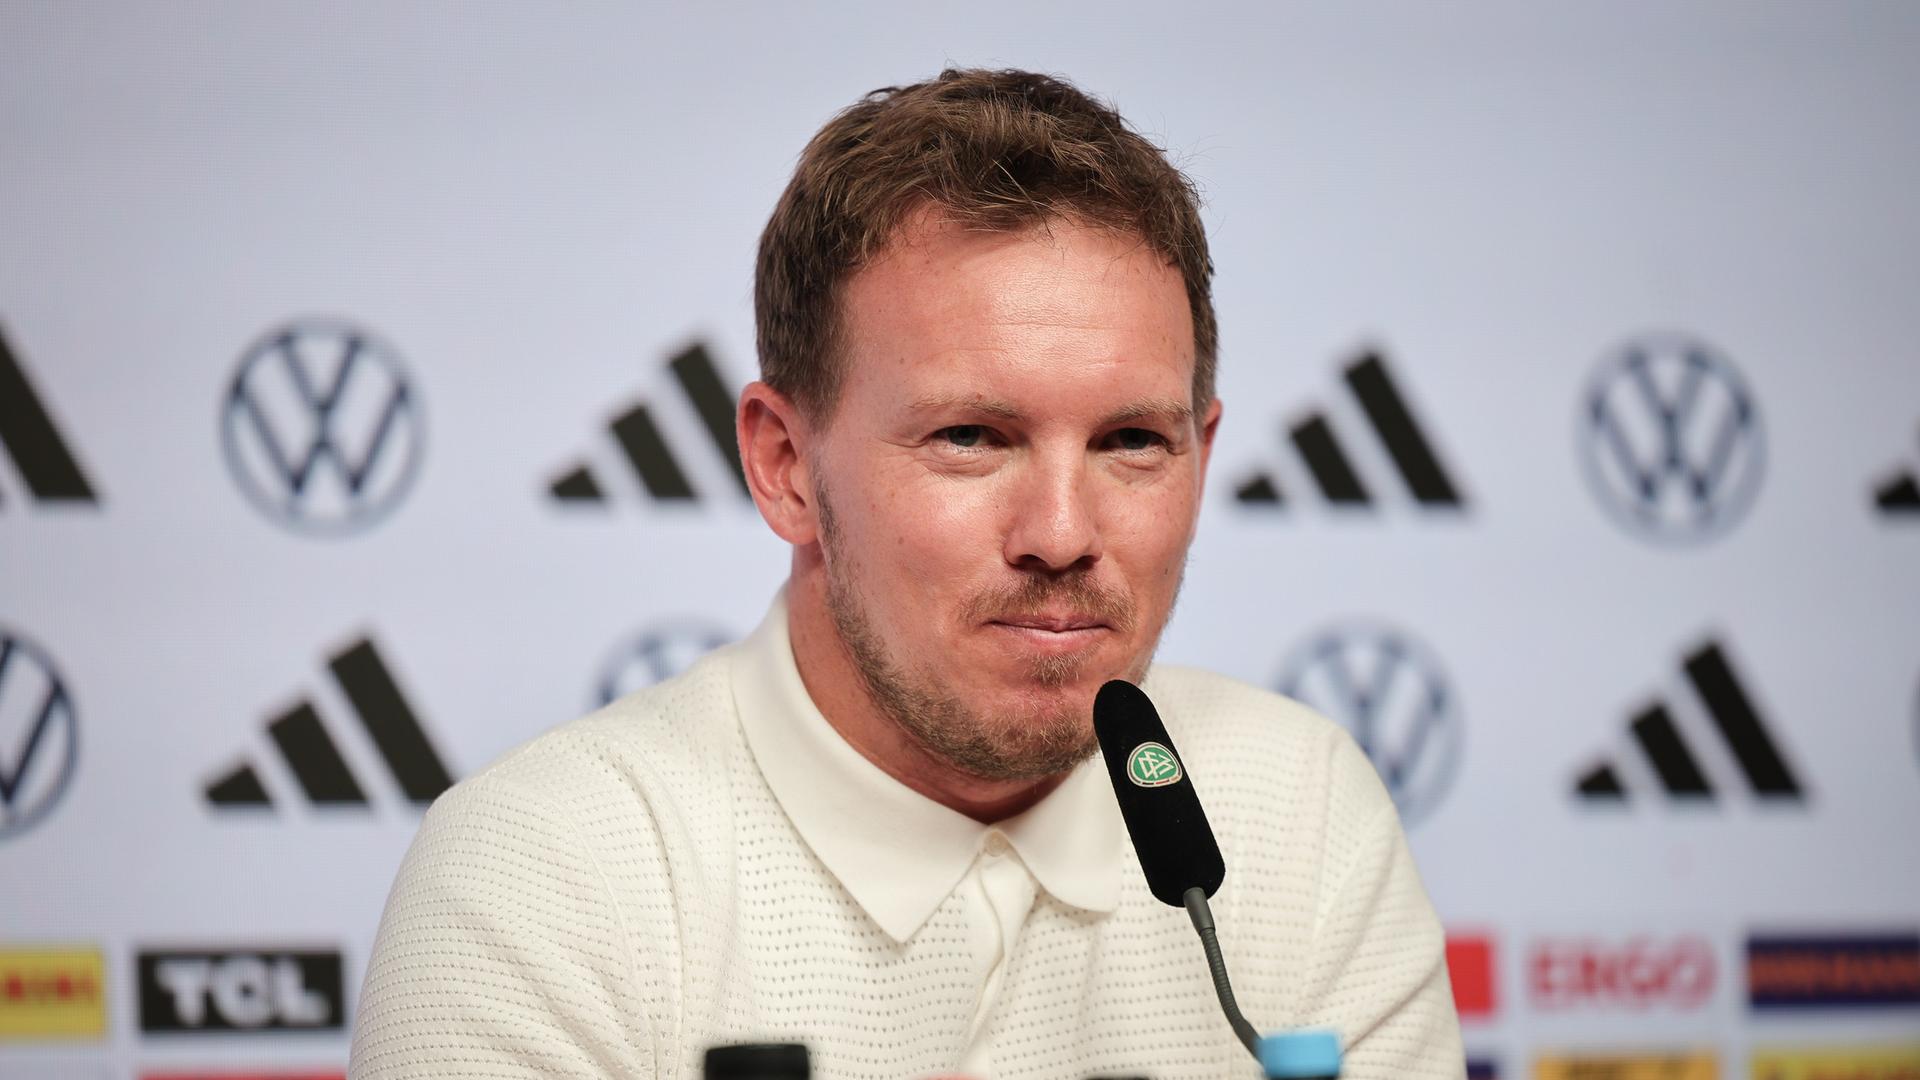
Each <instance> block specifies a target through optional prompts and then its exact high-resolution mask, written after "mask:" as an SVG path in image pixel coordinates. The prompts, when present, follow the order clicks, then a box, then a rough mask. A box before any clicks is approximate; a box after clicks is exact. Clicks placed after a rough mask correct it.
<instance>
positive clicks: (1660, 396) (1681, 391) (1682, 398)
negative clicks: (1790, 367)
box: [1579, 334, 1766, 543]
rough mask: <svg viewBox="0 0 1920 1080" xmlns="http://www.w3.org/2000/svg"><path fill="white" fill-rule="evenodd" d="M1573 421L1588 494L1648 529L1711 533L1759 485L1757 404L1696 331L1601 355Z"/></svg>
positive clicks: (1697, 535) (1734, 519)
mask: <svg viewBox="0 0 1920 1080" xmlns="http://www.w3.org/2000/svg"><path fill="white" fill-rule="evenodd" d="M1579 427H1580V452H1581V460H1582V461H1583V462H1584V464H1585V466H1586V472H1587V479H1588V481H1589V482H1590V483H1591V484H1592V486H1593V490H1594V494H1595V495H1596V496H1597V497H1598V498H1599V500H1600V503H1601V505H1602V506H1604V507H1606V509H1607V512H1608V513H1610V514H1612V515H1613V516H1614V518H1616V519H1617V520H1619V521H1620V522H1621V523H1622V524H1624V525H1625V526H1626V527H1627V528H1628V529H1630V530H1632V531H1633V532H1635V533H1638V534H1640V535H1641V536H1644V537H1647V538H1649V539H1653V540H1660V541H1671V542H1681V543H1688V542H1700V541H1705V540H1710V539H1712V538H1714V537H1716V536H1719V535H1720V534H1722V533H1724V532H1726V531H1727V530H1729V529H1731V528H1733V526H1734V525H1735V524H1737V523H1738V522H1739V521H1740V518H1741V517H1742V516H1744V515H1745V514H1746V512H1747V510H1748V508H1750V507H1751V506H1752V504H1753V500H1754V496H1755V495H1756V494H1757V493H1758V492H1759V490H1760V475H1761V471H1762V467H1763V466H1764V464H1765V458H1766V443H1765V439H1764V437H1763V433H1762V431H1761V427H1760V412H1759V409H1758V407H1757V406H1756V405H1755V404H1754V399H1753V395H1752V394H1751V393H1750V392H1748V390H1747V384H1746V381H1745V380H1744V379H1742V378H1741V377H1740V372H1739V371H1737V370H1736V369H1735V368H1734V366H1733V364H1732V363H1730V362H1729V361H1728V360H1727V358H1726V357H1724V356H1722V355H1721V354H1720V353H1719V352H1718V351H1717V350H1715V349H1714V348H1713V347H1712V346H1711V345H1708V344H1706V343H1704V342H1702V341H1699V340H1697V339H1695V338H1689V337H1685V336H1682V335H1679V334H1650V335H1646V336H1643V337H1639V338H1635V339H1633V340H1632V341H1629V342H1628V343H1626V344H1625V345H1623V346H1621V347H1620V348H1619V349H1617V350H1615V351H1614V352H1613V353H1611V354H1610V355H1608V356H1607V357H1606V358H1605V359H1604V360H1602V361H1601V363H1600V366H1599V368H1598V369H1596V370H1595V372H1594V374H1593V377H1592V379H1591V380H1590V381H1589V382H1588V384H1587V392H1586V399H1585V402H1584V403H1583V404H1582V406H1581V414H1580V425H1579Z"/></svg>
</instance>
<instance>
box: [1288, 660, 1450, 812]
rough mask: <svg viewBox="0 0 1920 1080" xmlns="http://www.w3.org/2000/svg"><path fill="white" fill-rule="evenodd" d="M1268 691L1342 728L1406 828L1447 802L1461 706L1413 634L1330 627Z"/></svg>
mask: <svg viewBox="0 0 1920 1080" xmlns="http://www.w3.org/2000/svg"><path fill="white" fill-rule="evenodd" d="M1274 685H1275V688H1276V689H1278V690H1279V691H1280V692H1281V693H1283V694H1285V695H1287V696H1288V697H1291V698H1294V699H1295V700H1297V701H1300V702H1303V703H1305V704H1307V705H1310V706H1312V707H1313V708H1315V709H1318V710H1319V711H1320V712H1321V713H1323V714H1325V715H1326V716H1327V717H1328V718H1329V719H1332V720H1334V721H1336V722H1338V723H1339V724H1340V725H1341V726H1343V727H1345V728H1346V729H1347V731H1348V733H1349V734H1351V735H1352V736H1353V739H1354V741H1355V742H1357V743H1359V744H1360V749H1362V750H1364V751H1366V754H1367V757H1368V758H1369V759H1370V760H1371V761H1372V762H1373V767H1374V768H1375V769H1376V770H1377V771H1378V772H1379V773H1380V779H1381V780H1382V781H1383V782H1384V783H1385V784H1386V786H1387V791H1388V792H1390V793H1391V794H1392V795H1393V801H1394V805H1396V806H1398V807H1399V808H1400V817H1401V820H1402V821H1404V822H1405V823H1406V824H1408V825H1412V824H1414V823H1415V822H1417V821H1419V820H1421V819H1422V818H1425V817H1426V816H1427V815H1429V814H1431V813H1432V812H1433V810H1434V808H1435V807H1437V806H1438V805H1439V803H1440V801H1441V800H1442V799H1443V798H1445V796H1446V794H1447V789H1448V788H1449V787H1451V786H1452V784H1453V777H1454V773H1455V772H1457V771H1458V770H1459V766H1460V754H1461V749H1462V744H1463V742H1464V734H1463V732H1462V725H1461V721H1460V715H1459V701H1458V698H1457V697H1456V696H1455V694H1454V693H1453V690H1452V688H1451V687H1450V686H1449V685H1448V683H1447V677H1446V674H1445V672H1444V670H1443V669H1442V668H1441V666H1440V663H1439V661H1438V660H1436V659H1435V658H1434V655H1433V652H1432V651H1431V650H1429V649H1428V648H1427V647H1426V646H1425V645H1423V644H1421V643H1420V642H1419V641H1418V640H1416V639H1415V638H1413V637H1412V636H1411V635H1408V634H1405V633H1402V632H1400V631H1398V630H1393V629H1389V628H1387V627H1384V626H1379V625H1375V624H1371V623H1359V622H1355V623H1345V624H1341V625H1337V626H1333V627H1330V628H1328V629H1325V630H1322V631H1320V632H1319V633H1317V634H1314V635H1313V636H1312V637H1311V638H1309V639H1307V640H1306V641H1305V642H1304V643H1302V644H1301V645H1299V646H1298V647H1296V648H1295V649H1294V650H1293V652H1292V653H1290V654H1289V655H1288V656H1287V658H1286V660H1285V662H1284V663H1282V664H1281V666H1280V676H1279V678H1278V679H1276V680H1275V683H1274Z"/></svg>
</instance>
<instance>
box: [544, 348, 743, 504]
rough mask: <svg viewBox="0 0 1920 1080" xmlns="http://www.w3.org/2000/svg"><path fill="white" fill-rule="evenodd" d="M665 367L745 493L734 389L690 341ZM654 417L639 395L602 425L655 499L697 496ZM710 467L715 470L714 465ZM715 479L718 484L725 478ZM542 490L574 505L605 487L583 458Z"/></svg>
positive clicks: (596, 498) (602, 496)
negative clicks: (735, 427)
mask: <svg viewBox="0 0 1920 1080" xmlns="http://www.w3.org/2000/svg"><path fill="white" fill-rule="evenodd" d="M667 368H668V370H669V371H671V372H672V374H673V379H674V382H676V383H678V384H679V386H680V390H681V392H682V393H683V394H685V395H686V400H687V403H688V404H690V405H691V406H692V407H693V419H694V421H695V422H696V423H695V425H694V426H696V427H697V428H698V432H702V433H704V437H705V439H706V440H707V441H709V442H711V443H712V444H713V448H714V449H715V450H718V451H719V452H720V458H721V460H722V461H723V462H724V464H725V466H726V468H727V469H729V470H731V474H732V477H733V482H734V485H735V486H736V487H737V488H738V491H739V494H741V495H743V496H744V495H746V494H747V478H746V474H745V472H743V471H742V470H741V467H740V447H739V444H738V443H737V442H735V441H734V437H733V404H734V398H735V395H734V394H733V393H732V392H731V391H729V390H728V389H727V385H726V383H725V382H724V381H723V380H722V379H721V378H720V371H719V369H718V368H717V367H715V366H714V363H713V358H712V357H710V356H708V355H707V350H706V348H705V346H703V345H701V344H700V343H699V342H695V343H693V344H692V345H689V346H688V347H687V348H685V349H684V350H682V351H681V352H680V353H678V354H677V355H675V356H674V357H673V359H672V360H670V361H668V362H667ZM654 404H655V405H658V404H659V403H658V402H655V403H654ZM660 420H661V414H658V413H655V412H654V411H652V410H651V409H650V408H649V406H648V403H647V402H644V401H641V402H636V403H634V404H632V405H630V406H628V407H627V408H626V409H625V410H623V411H622V412H621V413H620V414H619V415H618V416H615V417H614V418H613V420H612V421H611V422H610V423H609V424H608V425H607V430H608V431H609V432H611V433H612V434H613V441H614V444H615V445H616V446H618V447H619V449H620V453H621V456H622V457H623V458H624V459H625V462H626V465H627V466H628V467H629V468H630V469H631V470H632V472H633V474H634V475H635V476H637V477H639V480H640V485H641V487H643V488H644V489H646V493H647V494H648V495H649V496H650V497H652V498H654V499H660V500H668V499H671V500H686V501H695V500H698V499H699V498H700V495H698V494H696V492H695V490H694V485H693V484H692V482H690V481H689V480H688V478H687V470H686V468H685V467H684V466H683V464H682V459H681V458H680V457H678V456H676V455H675V454H674V452H673V450H672V449H671V447H670V446H669V445H668V439H667V437H666V434H665V432H663V430H662V427H661V424H660ZM698 437H700V436H699V434H697V433H693V432H686V431H684V430H683V434H682V439H683V440H684V439H685V438H698ZM683 449H684V445H683ZM711 471H713V472H716V473H717V472H718V469H714V470H711ZM716 479H717V477H716ZM719 483H720V484H721V485H724V483H725V482H724V481H719ZM547 490H548V492H549V493H550V494H551V495H552V496H553V497H554V498H555V499H557V500H559V501H561V502H563V503H570V504H576V505H577V504H582V503H604V502H606V501H607V500H608V495H607V491H606V488H604V487H602V486H601V483H600V480H599V478H598V474H596V472H595V469H594V467H593V466H592V465H591V464H587V463H583V464H579V465H574V466H572V467H570V468H568V469H567V470H566V471H565V472H563V473H562V474H561V475H560V477H559V478H558V479H556V480H554V481H553V482H552V483H551V484H549V485H548V487H547Z"/></svg>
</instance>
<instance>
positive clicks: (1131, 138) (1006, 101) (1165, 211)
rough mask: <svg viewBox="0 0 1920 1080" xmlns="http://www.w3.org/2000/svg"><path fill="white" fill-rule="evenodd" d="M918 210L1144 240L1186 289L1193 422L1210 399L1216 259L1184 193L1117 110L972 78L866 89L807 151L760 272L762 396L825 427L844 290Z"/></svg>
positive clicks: (1023, 82) (989, 76)
mask: <svg viewBox="0 0 1920 1080" xmlns="http://www.w3.org/2000/svg"><path fill="white" fill-rule="evenodd" d="M928 205H933V206H936V207H938V208H940V209H941V210H943V211H945V212H946V213H948V214H949V215H952V216H955V217H958V218H960V219H961V220H964V221H966V222H968V223H969V224H970V225H972V226H974V227H977V228H982V229H989V230H995V231H1000V230H1006V231H1011V230H1015V229H1019V228H1023V227H1026V226H1029V225H1035V224H1041V223H1044V222H1046V221H1049V220H1053V219H1057V218H1070V219H1073V220H1076V221H1081V222H1084V223H1087V224H1092V225H1096V226H1101V227H1106V228H1112V229H1116V230H1122V231H1126V232H1130V233H1133V234H1135V235H1137V236H1139V237H1140V238H1141V239H1143V240H1145V241H1146V242H1147V243H1148V244H1149V245H1151V246H1152V247H1153V248H1154V250H1155V251H1157V252H1158V253H1159V254H1160V255H1161V256H1162V257H1164V258H1165V259H1166V261H1167V263H1168V265H1170V266H1173V267H1176V268H1178V269H1179V271H1180V274H1181V277H1183V278H1184V279H1185V281H1186V286H1187V300H1188V303H1189V306H1190V307H1191V309H1192V313H1193V345H1194V363H1193V400H1194V407H1195V410H1196V414H1197V413H1198V411H1199V410H1200V409H1202V408H1204V406H1205V405H1206V403H1207V402H1209V401H1211V400H1212V398H1213V372H1214V357H1215V352H1216V348H1217V344H1218V334H1219V331H1218V328H1217V326H1216V324H1215V322H1214V316H1213V262H1212V260H1211V258H1209V256H1208V255H1207V236H1206V231H1205V229H1204V228H1203V227H1202V225H1201V223H1200V205H1199V197H1198V194H1197V193H1196V192H1195V190H1194V186H1193V183H1192V182H1191V181H1189V180H1188V179H1187V178H1186V177H1185V176H1184V175H1182V174H1181V172H1180V170H1178V169H1176V168H1174V167H1173V165H1172V164H1171V163H1169V162H1168V161H1167V159H1166V156H1165V155H1164V154H1163V153H1162V152H1161V150H1160V148H1159V147H1156V146H1155V145H1154V144H1153V143H1151V142H1148V141H1147V140H1146V139H1145V138H1143V137H1142V136H1141V135H1140V134H1138V133H1137V132H1135V131H1133V130H1132V129H1131V128H1129V127H1128V126H1127V123H1126V121H1125V120H1123V119H1122V118H1121V117H1120V114H1119V113H1117V112H1115V111H1114V110H1113V109H1112V108H1110V107H1108V106H1107V105H1104V104H1102V103H1100V102H1099V101H1096V100H1094V99H1093V98H1091V97H1089V96H1087V95H1086V94H1084V93H1082V92H1081V91H1080V90H1079V89H1077V88H1076V87H1074V86H1072V85H1071V84H1069V83H1067V82H1065V81H1063V80H1060V79H1055V78H1051V77H1049V76H1046V75H1036V74H1034V73H1032V72H1026V71H987V70H981V69H971V70H964V71H960V70H947V71H943V72H941V73H940V75H939V77H938V78H936V79H933V80H931V81H929V82H923V83H915V84H914V85H912V86H903V87H887V88H885V89H881V90H875V91H874V92H872V93H870V94H868V95H867V96H866V97H864V98H862V99H861V100H860V101H858V102H856V103H855V104H854V105H852V106H851V107H849V108H847V109H846V110H844V111H843V112H841V113H840V114H839V115H838V116H835V117H834V118H833V119H832V120H830V121H828V123H827V125H826V126H825V127H823V128H821V129H820V132H819V134H817V135H815V136H814V137H813V140H812V141H811V142H809V143H808V144H807V148H806V149H805V150H804V151H802V152H801V154H800V163H799V165H798V166H797V167H796V168H795V169H794V172H793V179H792V180H791V181H790V182H788V184H787V189H786V190H785V191H784V192H782V193H781V195H780V201H779V202H778V203H777V204H776V205H775V206H774V209H773V216H772V217H771V218H770V219H769V220H768V221H767V227H766V230H765V231H764V232H762V233H761V234H760V254H759V259H758V261H757V262H756V264H755V267H754V277H753V308H754V328H755V334H756V337H757V340H758V343H759V350H760V376H761V378H762V379H764V380H766V382H767V384H768V385H770V386H772V387H773V388H774V389H776V390H778V391H780V392H781V393H783V394H785V395H787V396H788V397H789V398H792V399H793V400H794V401H795V402H796V403H797V404H798V405H799V406H800V407H801V408H802V409H803V410H805V411H806V412H807V413H808V414H809V415H810V416H814V417H825V416H828V415H830V414H831V411H832V405H833V402H834V400H835V398H836V394H837V391H838V389H839V385H840V378H841V362H840V359H839V355H838V353H839V347H838V346H839V342H838V340H837V337H838V329H839V322H840V320H839V295H840V291H841V286H842V285H843V284H844V283H845V282H846V280H847V279H848V278H849V277H851V276H852V275H853V273H854V272H855V271H857V270H858V269H860V267H861V266H863V265H865V263H866V262H867V261H868V260H869V259H871V258H872V257H873V256H874V255H875V254H876V253H878V252H879V251H880V250H881V249H882V248H883V247H885V246H886V244H887V242H888V240H890V239H891V238H892V237H893V234H894V231H895V230H896V229H897V228H899V227H900V226H901V225H902V224H903V223H904V222H905V220H906V219H907V217H908V216H909V215H910V214H911V213H913V212H914V211H916V210H918V209H920V208H922V207H925V206H928Z"/></svg>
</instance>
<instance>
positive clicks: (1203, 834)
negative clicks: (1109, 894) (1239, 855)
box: [1093, 679, 1227, 907]
mask: <svg viewBox="0 0 1920 1080" xmlns="http://www.w3.org/2000/svg"><path fill="white" fill-rule="evenodd" d="M1093 733H1094V735H1096V736H1098V737H1099V739H1100V753H1101V756H1103V757H1105V758H1106V759H1107V777H1108V778H1109V779H1110V780H1112V781H1113V794H1114V797H1115V798H1117V799H1118V800H1119V801H1120V816H1121V817H1122V818H1124V819H1125V820H1126V823H1127V833H1128V835H1130V836H1132V837H1133V850H1134V851H1135V852H1137V853H1138V854H1139V856H1140V869H1141V871H1142V872H1144V873H1145V874H1146V877H1147V888H1149V889H1151V890H1153V895H1154V897H1155V899H1158V900H1159V901H1160V902H1161V903H1163V904H1171V905H1173V906H1174V907H1185V906H1186V893H1187V890H1188V889H1191V888H1193V887H1194V886H1196V885H1198V886H1199V887H1200V888H1202V889H1205V890H1206V893H1207V896H1208V897H1209V898H1211V897H1212V896H1213V894H1214V892H1215V891H1217V890H1218V889H1219V888H1220V882H1221V881H1223V880H1225V879H1226V876H1227V866H1226V863H1224V862H1222V861H1221V859H1220V845H1219V843H1218V842H1216V841H1215V840H1214V838H1213V829H1212V828H1211V827H1210V826H1208V824H1207V815H1206V811H1204V810H1201V809H1200V795H1199V793H1197V792H1195V791H1194V790H1193V779H1192V778H1191V777H1189V776H1188V775H1187V768H1186V765H1185V764H1184V763H1183V762H1182V761H1181V760H1180V752H1179V751H1178V750H1175V749H1174V747H1173V739H1172V738H1171V737H1169V736H1168V735H1167V726H1166V725H1165V724H1163V723H1161V722H1160V714H1159V713H1157V712H1155V711H1154V708H1153V702H1151V701H1149V700H1147V695H1146V694H1145V693H1144V692H1142V691H1141V689H1140V688H1139V687H1137V686H1135V685H1133V684H1132V683H1130V682H1123V681H1121V680H1119V679H1115V680H1113V681H1112V682H1109V683H1107V684H1106V685H1105V686H1102V687H1101V688H1100V692H1099V693H1098V694H1096V695H1094V699H1093Z"/></svg>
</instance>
